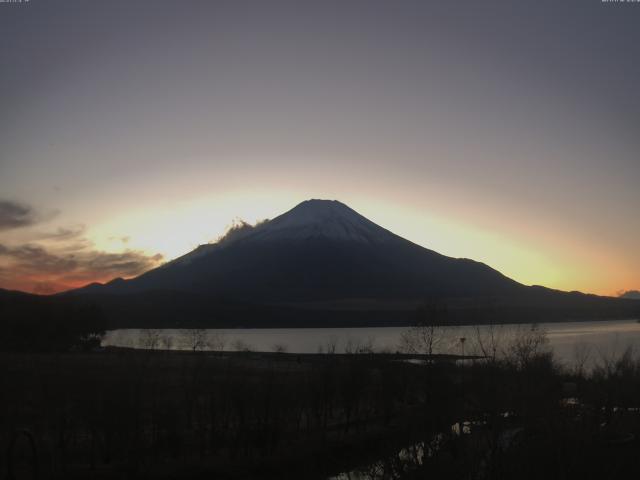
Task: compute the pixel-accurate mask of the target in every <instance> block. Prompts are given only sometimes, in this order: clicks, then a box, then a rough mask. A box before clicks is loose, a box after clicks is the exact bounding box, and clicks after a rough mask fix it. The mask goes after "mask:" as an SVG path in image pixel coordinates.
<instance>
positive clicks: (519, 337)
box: [506, 324, 549, 368]
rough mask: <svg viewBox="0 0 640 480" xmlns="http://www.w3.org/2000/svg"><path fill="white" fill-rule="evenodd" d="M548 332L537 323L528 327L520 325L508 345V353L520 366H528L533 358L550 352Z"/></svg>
mask: <svg viewBox="0 0 640 480" xmlns="http://www.w3.org/2000/svg"><path fill="white" fill-rule="evenodd" d="M548 342H549V340H548V338H547V332H546V331H545V330H544V329H542V328H540V326H539V325H537V324H531V325H530V326H529V327H528V328H523V327H518V328H517V329H516V331H515V333H514V336H513V338H512V339H511V342H510V343H509V345H508V346H507V351H506V355H507V357H508V358H509V359H511V360H512V361H514V362H515V363H516V365H517V366H518V367H520V368H523V367H526V366H527V365H528V364H529V363H530V362H531V361H532V360H533V359H535V358H536V357H538V356H539V355H541V354H544V353H548V350H547V349H546V346H547V344H548Z"/></svg>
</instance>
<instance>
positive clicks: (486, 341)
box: [472, 323, 504, 362]
mask: <svg viewBox="0 0 640 480" xmlns="http://www.w3.org/2000/svg"><path fill="white" fill-rule="evenodd" d="M474 331H475V332H474V333H475V338H474V339H473V340H474V345H473V347H472V348H473V351H474V353H477V354H478V355H482V356H483V357H484V358H485V359H486V360H487V361H489V362H495V361H496V360H497V358H498V353H499V351H500V350H499V349H500V347H501V345H502V344H503V342H504V328H503V327H502V326H497V325H494V324H492V323H491V324H489V325H476V326H475V327H474Z"/></svg>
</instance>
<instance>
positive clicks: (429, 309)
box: [400, 301, 447, 355]
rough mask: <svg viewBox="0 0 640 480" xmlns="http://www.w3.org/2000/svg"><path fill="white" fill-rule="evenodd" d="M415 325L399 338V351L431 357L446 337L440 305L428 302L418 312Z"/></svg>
mask: <svg viewBox="0 0 640 480" xmlns="http://www.w3.org/2000/svg"><path fill="white" fill-rule="evenodd" d="M417 314H418V321H417V323H416V325H414V326H413V327H411V328H410V329H409V330H407V331H406V332H404V333H403V334H402V336H401V338H400V350H401V351H403V352H406V353H419V354H426V355H433V354H434V352H435V351H436V350H437V349H438V347H439V346H440V345H441V344H442V343H443V342H444V341H445V339H446V337H447V335H446V334H447V329H446V327H445V326H444V317H445V314H446V311H445V309H444V307H443V306H442V304H440V303H438V302H435V301H430V302H426V303H425V304H424V305H423V306H421V307H420V308H419V309H418V311H417Z"/></svg>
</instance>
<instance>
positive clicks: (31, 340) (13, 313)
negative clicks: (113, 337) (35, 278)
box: [0, 292, 106, 352]
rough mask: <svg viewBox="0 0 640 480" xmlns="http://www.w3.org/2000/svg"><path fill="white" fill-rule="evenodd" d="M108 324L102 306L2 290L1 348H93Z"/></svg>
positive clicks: (10, 349) (98, 343)
mask: <svg viewBox="0 0 640 480" xmlns="http://www.w3.org/2000/svg"><path fill="white" fill-rule="evenodd" d="M105 328H106V320H105V318H104V315H103V314H102V312H101V310H100V309H99V308H98V307H97V306H95V305H92V304H90V303H87V302H86V301H78V300H72V299H67V298H59V297H43V296H37V295H28V294H21V293H13V292H11V293H6V292H0V351H5V352H6V351H8V352H25V351H26V352H50V351H69V350H70V349H72V348H75V349H86V348H91V347H95V346H98V345H100V336H101V335H102V334H104V331H105Z"/></svg>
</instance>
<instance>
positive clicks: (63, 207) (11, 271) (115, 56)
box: [0, 0, 640, 295]
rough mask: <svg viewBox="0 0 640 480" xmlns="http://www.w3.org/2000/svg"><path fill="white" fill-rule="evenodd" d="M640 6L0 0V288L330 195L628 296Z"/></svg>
mask: <svg viewBox="0 0 640 480" xmlns="http://www.w3.org/2000/svg"><path fill="white" fill-rule="evenodd" d="M639 25H640V3H639V2H603V1H601V0H580V1H572V0H567V1H558V0H553V1H550V0H549V1H547V0H536V1H523V2H514V1H512V0H505V1H491V0H487V1H482V2H478V1H477V0H473V1H471V0H469V1H465V0H461V1H457V2H435V1H434V2H431V1H425V0H420V1H405V0H394V1H388V0H386V1H376V0H368V1H355V0H340V1H330V0H323V1H313V2H311V1H304V0H296V1H289V2H283V1H276V0H270V1H264V0H256V1H245V0H231V1H213V0H212V1H197V0H194V1H189V0H181V1H179V2H178V1H175V0H170V1H166V0H148V1H147V0H128V1H121V0H109V1H104V0H103V1H100V0H30V1H22V2H6V1H5V2H0V41H1V42H2V48H1V49H0V125H1V127H0V287H1V288H10V289H19V290H25V291H30V292H36V293H53V292H57V291H61V290H65V289H68V288H73V287H77V286H81V285H84V284H87V283H90V282H93V281H100V282H104V281H108V280H109V279H112V278H115V277H119V276H122V277H132V276H135V275H138V274H140V273H142V272H144V271H145V270H148V269H150V268H153V267H154V266H157V265H160V264H162V262H166V261H168V260H171V259H173V258H175V257H177V256H180V255H182V254H185V253H187V252H189V251H190V250H191V249H193V248H195V247H196V246H197V245H198V244H202V243H207V242H211V241H215V240H216V239H217V238H218V237H219V236H220V235H222V234H223V233H224V232H225V230H226V229H227V228H228V227H229V226H230V225H231V224H232V222H233V221H234V219H238V218H240V219H243V220H246V221H249V222H255V221H258V220H262V219H265V218H273V217H275V216H277V215H278V214H280V213H283V212H284V211H286V210H288V209H290V208H292V207H293V206H295V205H296V204H297V203H299V202H301V201H303V200H306V199H309V198H327V199H338V200H340V201H342V202H344V203H346V204H347V205H349V206H350V207H352V208H354V209H355V210H357V211H358V212H359V213H361V214H363V215H365V216H366V217H368V218H369V219H370V220H372V221H374V222H376V223H378V224H379V225H381V226H384V227H385V228H388V229H389V230H391V231H393V232H394V233H397V234H398V235H401V236H403V237H405V238H407V239H409V240H411V241H413V242H416V243H418V244H420V245H423V246H425V247H427V248H430V249H433V250H436V251H438V252H440V253H443V254H445V255H449V256H453V257H466V258H472V259H474V260H478V261H482V262H485V263H487V264H488V265H490V266H492V267H494V268H496V269H498V270H499V271H501V272H502V273H504V274H505V275H507V276H509V277H511V278H513V279H515V280H517V281H520V282H522V283H525V284H528V285H531V284H537V285H545V286H548V287H551V288H558V289H563V290H581V291H585V292H591V293H597V294H602V295H616V294H618V292H622V291H625V290H632V289H639V288H640V249H639V245H640V216H639V215H638V210H639V207H640V188H639V187H638V184H639V181H640V91H639V89H640V28H639Z"/></svg>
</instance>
